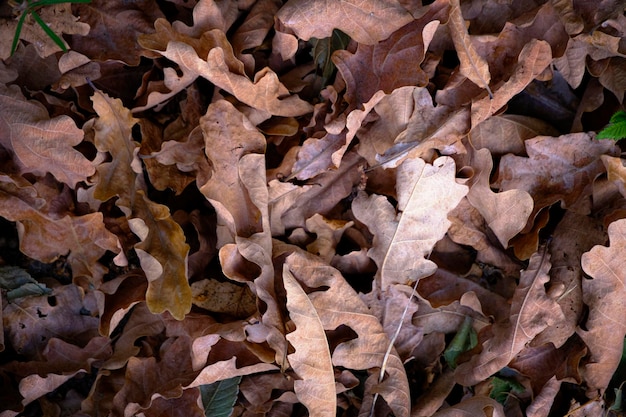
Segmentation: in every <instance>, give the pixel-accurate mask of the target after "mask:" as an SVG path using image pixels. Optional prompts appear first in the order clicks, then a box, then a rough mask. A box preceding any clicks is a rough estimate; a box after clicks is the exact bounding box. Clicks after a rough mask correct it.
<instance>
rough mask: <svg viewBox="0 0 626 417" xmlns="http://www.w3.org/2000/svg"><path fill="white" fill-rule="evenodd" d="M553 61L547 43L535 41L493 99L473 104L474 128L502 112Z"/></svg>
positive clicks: (520, 55) (488, 98)
mask: <svg viewBox="0 0 626 417" xmlns="http://www.w3.org/2000/svg"><path fill="white" fill-rule="evenodd" d="M551 61H552V50H551V49H550V45H549V44H548V43H547V42H546V41H540V40H536V39H533V40H531V41H530V42H529V43H527V44H526V45H524V48H523V49H522V51H521V52H520V54H519V57H518V63H517V66H516V68H515V70H514V73H513V75H511V77H510V78H509V79H508V80H507V81H506V82H505V83H504V84H502V85H501V86H500V88H498V89H497V90H496V91H494V93H493V98H490V97H483V98H482V99H480V100H478V101H474V102H473V103H472V128H474V127H476V126H478V124H479V123H480V122H482V121H483V120H485V119H487V118H488V117H489V116H491V115H492V114H494V113H495V112H497V111H498V110H500V109H501V108H502V107H503V106H504V105H506V103H507V102H508V101H509V100H510V99H511V98H512V97H513V96H515V95H516V94H518V93H519V92H521V91H522V90H524V88H526V86H527V85H528V84H530V82H531V81H532V80H534V79H535V78H536V77H537V76H538V75H539V74H541V73H542V72H543V70H545V69H546V67H547V66H548V65H550V62H551Z"/></svg>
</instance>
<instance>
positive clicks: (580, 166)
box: [499, 133, 615, 220]
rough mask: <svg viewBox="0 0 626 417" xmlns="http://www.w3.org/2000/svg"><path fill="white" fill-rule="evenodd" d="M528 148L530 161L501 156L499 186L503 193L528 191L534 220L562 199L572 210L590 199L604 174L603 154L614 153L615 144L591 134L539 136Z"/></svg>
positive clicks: (528, 141) (511, 156)
mask: <svg viewBox="0 0 626 417" xmlns="http://www.w3.org/2000/svg"><path fill="white" fill-rule="evenodd" d="M552 144H553V145H552ZM525 145H526V152H527V153H528V158H523V157H519V156H514V155H510V154H509V155H505V156H503V157H502V159H501V161H500V172H499V178H500V180H501V182H500V184H499V185H500V189H501V190H511V189H517V190H525V191H526V192H528V193H529V194H530V195H531V196H532V197H533V200H534V201H535V206H534V209H533V213H532V214H531V216H530V219H531V220H533V219H534V218H535V216H536V215H537V213H538V212H539V211H540V210H541V209H543V208H544V207H547V206H550V205H552V204H554V203H556V202H557V201H559V200H560V201H562V203H561V205H562V206H563V207H571V206H573V205H574V204H576V203H579V202H580V201H581V199H584V198H588V196H589V195H590V194H589V193H590V192H591V183H592V182H593V180H594V179H595V178H596V177H597V176H598V175H599V174H601V173H602V172H603V171H604V166H603V165H602V161H601V160H600V155H602V154H607V155H613V153H614V152H615V150H614V147H613V146H614V142H612V141H611V142H609V141H597V140H594V139H593V136H591V135H590V134H588V133H572V134H569V135H563V136H559V137H557V138H553V137H548V136H538V137H536V138H534V139H529V140H527V141H526V142H525ZM552 146H557V147H558V148H559V149H560V152H559V154H558V155H557V154H555V153H554V152H553V151H552V150H548V147H549V148H550V149H553V148H552ZM530 183H532V185H530Z"/></svg>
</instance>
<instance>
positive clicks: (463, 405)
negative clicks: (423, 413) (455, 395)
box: [433, 397, 505, 417]
mask: <svg viewBox="0 0 626 417" xmlns="http://www.w3.org/2000/svg"><path fill="white" fill-rule="evenodd" d="M478 416H480V417H482V416H485V417H504V416H505V414H504V408H503V407H502V404H500V403H499V402H497V401H496V400H494V399H493V398H489V397H471V398H468V399H466V400H463V401H461V402H460V403H458V404H456V405H453V406H451V407H449V408H446V409H444V410H442V411H439V412H437V413H435V414H433V417H478Z"/></svg>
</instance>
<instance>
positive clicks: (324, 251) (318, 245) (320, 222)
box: [306, 214, 354, 263]
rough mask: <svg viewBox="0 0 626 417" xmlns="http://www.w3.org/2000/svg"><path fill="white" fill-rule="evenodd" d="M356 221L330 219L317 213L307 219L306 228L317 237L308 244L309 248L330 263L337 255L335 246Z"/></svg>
mask: <svg viewBox="0 0 626 417" xmlns="http://www.w3.org/2000/svg"><path fill="white" fill-rule="evenodd" d="M353 224H354V222H348V221H345V220H330V219H326V218H325V217H324V216H322V215H320V214H316V215H314V216H313V217H311V218H310V219H307V221H306V229H307V231H309V232H310V233H315V235H316V239H315V240H314V241H313V243H311V244H309V245H307V250H308V251H309V252H311V253H312V254H314V255H317V256H319V257H320V258H322V259H323V260H324V261H325V262H328V263H330V261H331V260H332V259H333V256H334V255H335V248H336V247H337V244H338V243H339V241H340V240H341V236H342V235H343V232H345V231H346V229H348V228H349V227H352V225H353Z"/></svg>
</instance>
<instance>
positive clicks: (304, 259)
mask: <svg viewBox="0 0 626 417" xmlns="http://www.w3.org/2000/svg"><path fill="white" fill-rule="evenodd" d="M294 248H295V247H288V246H286V245H284V244H283V246H278V247H276V250H277V251H280V252H293V253H292V254H291V255H290V256H289V257H288V258H287V261H286V264H285V265H287V267H288V268H289V270H290V271H291V272H292V274H293V276H294V277H295V278H296V280H298V282H300V283H302V284H304V285H306V286H307V287H308V288H322V290H320V291H314V292H312V293H309V294H308V297H309V299H310V300H311V303H312V304H313V307H314V308H315V311H316V312H317V315H318V316H319V319H320V321H321V323H322V326H323V327H324V330H335V329H337V328H338V327H339V326H342V325H343V326H348V327H350V328H351V329H352V330H353V331H354V332H355V333H356V334H357V336H358V337H357V338H354V339H350V340H348V341H345V342H342V343H340V344H339V345H338V346H336V347H335V349H334V351H333V352H332V363H333V365H334V366H340V367H345V368H347V369H371V368H377V367H380V366H381V365H382V360H383V357H384V354H385V351H386V350H387V347H388V346H389V339H388V338H387V335H386V334H385V332H384V330H383V328H382V326H381V324H380V322H379V321H378V320H377V319H376V317H374V316H372V315H370V313H369V310H368V308H367V307H366V306H365V304H364V303H363V301H361V300H360V299H359V297H358V295H357V293H356V292H355V291H354V290H353V289H352V288H351V287H350V286H349V285H348V283H347V282H346V281H345V280H344V279H343V277H342V276H341V274H340V273H339V271H337V270H336V269H334V268H332V267H331V266H328V265H326V264H324V263H323V262H321V260H320V259H319V258H318V257H316V256H313V255H311V254H308V253H306V252H304V251H301V250H295V251H294ZM324 288H328V289H324ZM338 303H339V304H338ZM338 305H340V306H341V309H339V310H338V309H337V306H338ZM376 378H378V376H377V375H376ZM375 385H377V384H375ZM374 388H375V389H376V392H378V393H379V394H380V395H381V396H382V397H383V398H384V399H385V401H386V402H387V404H389V406H390V407H391V409H392V410H393V412H394V414H395V415H396V416H408V415H409V409H410V407H409V402H410V399H409V390H408V381H407V379H406V372H405V370H404V367H403V366H402V361H401V360H400V358H399V357H398V356H397V353H395V351H392V352H391V355H390V357H389V361H388V363H387V375H385V378H384V380H383V382H382V384H380V386H378V387H372V389H374ZM366 395H368V396H370V395H373V392H370V391H369V390H367V389H366ZM362 410H363V409H362ZM368 411H369V410H368Z"/></svg>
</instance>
